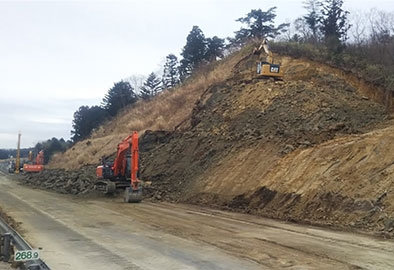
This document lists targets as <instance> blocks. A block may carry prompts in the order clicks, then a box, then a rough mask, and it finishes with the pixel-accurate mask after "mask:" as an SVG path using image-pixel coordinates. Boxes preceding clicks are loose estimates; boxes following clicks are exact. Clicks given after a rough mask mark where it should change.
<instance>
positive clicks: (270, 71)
mask: <svg viewBox="0 0 394 270" xmlns="http://www.w3.org/2000/svg"><path fill="white" fill-rule="evenodd" d="M264 53H265V55H266V57H265V59H264ZM253 55H257V56H258V59H257V61H256V64H257V74H258V75H259V76H261V77H267V78H274V79H276V80H281V79H282V77H283V70H282V67H281V65H280V64H274V57H273V54H272V52H271V50H270V49H269V47H268V41H267V39H266V38H264V39H263V41H262V42H261V44H260V46H259V47H256V48H254V50H253Z"/></svg>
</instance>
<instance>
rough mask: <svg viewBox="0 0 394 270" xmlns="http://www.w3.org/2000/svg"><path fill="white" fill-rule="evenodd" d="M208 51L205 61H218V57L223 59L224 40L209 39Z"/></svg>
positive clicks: (215, 37) (207, 41)
mask: <svg viewBox="0 0 394 270" xmlns="http://www.w3.org/2000/svg"><path fill="white" fill-rule="evenodd" d="M206 43H207V49H206V52H205V59H206V60H208V61H213V60H216V58H217V57H219V58H222V57H223V49H224V39H221V38H218V37H217V36H214V37H213V38H207V39H206Z"/></svg>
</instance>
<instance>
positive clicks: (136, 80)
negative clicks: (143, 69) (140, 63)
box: [124, 74, 147, 94]
mask: <svg viewBox="0 0 394 270" xmlns="http://www.w3.org/2000/svg"><path fill="white" fill-rule="evenodd" d="M146 78H147V77H146V76H144V75H141V74H133V75H131V76H130V77H128V78H127V79H125V80H124V81H126V82H128V83H130V85H131V86H132V87H133V88H134V89H135V91H136V93H137V94H139V89H140V88H141V87H142V86H143V85H144V82H145V80H146Z"/></svg>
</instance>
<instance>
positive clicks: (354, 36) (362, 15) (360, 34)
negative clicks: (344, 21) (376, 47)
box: [349, 10, 369, 46]
mask: <svg viewBox="0 0 394 270" xmlns="http://www.w3.org/2000/svg"><path fill="white" fill-rule="evenodd" d="M368 17H369V14H368V13H367V12H363V11H361V10H352V11H351V12H350V23H351V25H352V26H351V28H350V29H349V32H350V36H351V41H352V42H354V43H355V44H356V45H358V46H360V45H362V44H364V43H365V42H366V41H367V39H368Z"/></svg>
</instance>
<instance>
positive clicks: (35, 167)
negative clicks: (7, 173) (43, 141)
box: [23, 150, 44, 172]
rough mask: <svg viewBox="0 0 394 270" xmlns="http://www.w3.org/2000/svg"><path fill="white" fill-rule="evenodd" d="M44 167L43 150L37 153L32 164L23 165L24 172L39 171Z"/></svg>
mask: <svg viewBox="0 0 394 270" xmlns="http://www.w3.org/2000/svg"><path fill="white" fill-rule="evenodd" d="M43 169H44V151H42V150H41V151H40V152H39V153H38V154H37V157H36V160H35V161H34V162H33V164H28V163H25V164H24V165H23V171H24V172H41V171H42V170H43Z"/></svg>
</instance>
